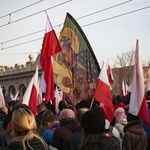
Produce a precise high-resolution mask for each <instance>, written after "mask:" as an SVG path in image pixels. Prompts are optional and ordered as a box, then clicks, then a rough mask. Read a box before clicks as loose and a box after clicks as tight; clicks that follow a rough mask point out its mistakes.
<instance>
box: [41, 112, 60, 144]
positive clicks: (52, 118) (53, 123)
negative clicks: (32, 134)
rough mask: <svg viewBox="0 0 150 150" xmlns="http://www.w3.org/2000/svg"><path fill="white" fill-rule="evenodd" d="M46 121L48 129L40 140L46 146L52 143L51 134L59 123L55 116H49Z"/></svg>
mask: <svg viewBox="0 0 150 150" xmlns="http://www.w3.org/2000/svg"><path fill="white" fill-rule="evenodd" d="M46 120H47V125H48V129H47V130H45V131H44V133H43V135H42V138H43V139H44V141H45V142H46V143H47V144H48V145H50V144H51V141H52V136H53V133H54V131H55V130H56V129H57V128H59V127H60V123H59V120H58V117H57V116H56V115H51V116H49V117H47V119H46Z"/></svg>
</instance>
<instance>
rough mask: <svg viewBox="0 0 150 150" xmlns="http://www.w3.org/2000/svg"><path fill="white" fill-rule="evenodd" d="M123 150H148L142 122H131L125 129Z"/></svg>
mask: <svg viewBox="0 0 150 150" xmlns="http://www.w3.org/2000/svg"><path fill="white" fill-rule="evenodd" d="M124 133H125V134H124V137H123V141H122V150H147V147H148V145H147V144H148V142H147V135H146V133H145V131H144V129H143V127H142V123H141V121H140V120H134V121H130V122H129V123H128V124H127V125H126V126H125V127H124Z"/></svg>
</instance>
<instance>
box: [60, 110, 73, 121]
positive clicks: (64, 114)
mask: <svg viewBox="0 0 150 150" xmlns="http://www.w3.org/2000/svg"><path fill="white" fill-rule="evenodd" d="M59 117H60V121H63V120H75V113H74V111H73V110H72V109H68V108H67V109H63V110H62V111H61V113H60V116H59Z"/></svg>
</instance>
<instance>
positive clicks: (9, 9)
mask: <svg viewBox="0 0 150 150" xmlns="http://www.w3.org/2000/svg"><path fill="white" fill-rule="evenodd" d="M36 2H37V4H35V5H32V4H33V3H36ZM62 3H64V4H62ZM121 3H122V5H121ZM123 3H124V4H123ZM118 4H120V5H119V6H116V7H113V8H111V9H106V8H110V7H112V6H115V5H118ZM29 5H32V6H31V7H28V8H26V9H23V10H19V9H21V8H24V7H26V6H29ZM54 6H55V7H54ZM49 8H51V9H49ZM45 9H48V10H47V13H48V15H49V18H50V20H51V23H52V25H53V27H54V30H55V31H56V33H58V34H57V35H58V36H59V32H60V31H61V28H62V24H63V23H64V19H65V16H66V12H69V13H70V14H71V15H72V16H73V17H74V18H75V19H77V22H78V23H79V25H80V26H81V27H82V29H83V31H84V33H85V35H86V36H87V38H88V40H89V42H90V44H91V46H92V48H93V51H94V53H95V55H96V58H97V60H98V62H99V63H100V64H101V62H102V60H104V61H106V60H107V59H109V62H110V63H111V65H113V63H114V61H113V60H114V59H115V58H116V56H117V54H120V55H121V54H122V53H124V52H129V51H131V50H132V49H134V48H135V45H136V40H137V39H139V43H140V50H141V55H142V60H145V61H148V60H150V0H131V1H129V0H72V1H71V0H70V1H69V0H0V43H1V45H0V65H9V66H14V65H15V64H16V63H19V64H25V63H26V62H27V61H28V60H29V59H28V55H29V54H30V53H32V54H33V55H34V60H35V59H36V57H37V54H38V53H40V50H41V47H42V41H43V37H44V32H45V31H44V29H45V26H46V15H45V12H44V10H45ZM104 9H105V10H104ZM139 9H142V10H141V11H136V10H139ZM17 10H19V11H17ZM101 10H103V11H101ZM16 11H17V12H16ZM134 11H136V12H134ZM9 14H10V15H9ZM92 14H93V15H92ZM4 15H6V17H3V16H4ZM30 15H31V16H30ZM29 16H30V17H29ZM116 16H120V17H116ZM9 22H10V23H9ZM8 23H9V24H8ZM39 31H41V32H39ZM35 32H38V33H36V34H32V33H35ZM29 34H32V35H30V36H25V35H29ZM23 36H25V37H23ZM20 37H22V38H20ZM15 39H16V40H15ZM36 39H38V40H36ZM32 41H33V42H32ZM21 43H26V44H21ZM19 44H20V45H19ZM16 45H17V46H16ZM9 47H10V48H9Z"/></svg>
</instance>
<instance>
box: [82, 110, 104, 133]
mask: <svg viewBox="0 0 150 150" xmlns="http://www.w3.org/2000/svg"><path fill="white" fill-rule="evenodd" d="M81 126H82V127H83V129H84V131H85V133H90V134H102V133H104V131H105V116H104V110H103V109H102V108H100V107H97V108H93V109H91V110H89V111H87V112H86V113H84V114H83V116H82V120H81Z"/></svg>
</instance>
